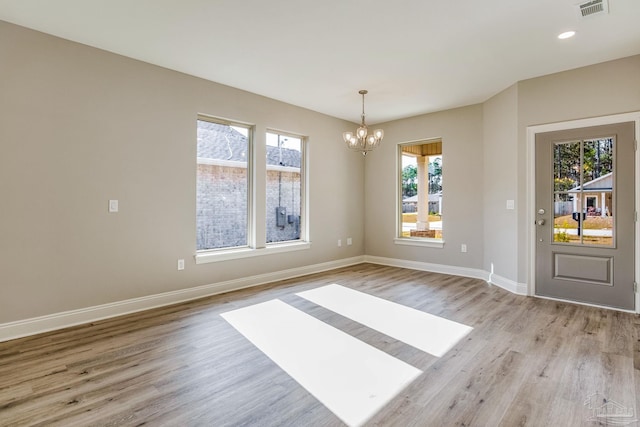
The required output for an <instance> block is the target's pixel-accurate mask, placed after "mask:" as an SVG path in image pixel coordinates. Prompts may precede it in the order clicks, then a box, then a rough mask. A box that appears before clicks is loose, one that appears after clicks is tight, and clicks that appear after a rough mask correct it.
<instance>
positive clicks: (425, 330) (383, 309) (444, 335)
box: [296, 284, 473, 357]
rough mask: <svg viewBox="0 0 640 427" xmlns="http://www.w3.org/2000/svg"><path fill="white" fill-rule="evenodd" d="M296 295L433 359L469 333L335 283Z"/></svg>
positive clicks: (462, 327)
mask: <svg viewBox="0 0 640 427" xmlns="http://www.w3.org/2000/svg"><path fill="white" fill-rule="evenodd" d="M296 295H298V296H299V297H302V298H304V299H306V300H309V301H311V302H313V303H314V304H317V305H320V306H322V307H324V308H326V309H328V310H331V311H333V312H335V313H338V314H340V315H341V316H344V317H347V318H349V319H351V320H354V321H356V322H358V323H361V324H363V325H365V326H368V327H369V328H371V329H375V330H376V331H378V332H382V333H383V334H385V335H388V336H390V337H392V338H395V339H397V340H398V341H402V342H404V343H406V344H409V345H411V346H413V347H415V348H417V349H420V350H422V351H425V352H427V353H429V354H431V355H433V356H436V357H442V356H443V355H444V354H445V353H446V352H447V351H449V350H450V349H451V348H452V347H453V346H455V345H456V344H457V343H458V341H460V340H461V339H462V338H464V337H465V336H466V335H467V334H468V333H469V332H471V331H472V330H473V328H472V327H470V326H466V325H463V324H461V323H458V322H454V321H452V320H448V319H445V318H442V317H439V316H434V315H433V314H429V313H425V312H423V311H420V310H416V309H414V308H411V307H407V306H405V305H402V304H397V303H394V302H391V301H387V300H385V299H382V298H378V297H375V296H373V295H370V294H366V293H363V292H359V291H356V290H354V289H350V288H346V287H344V286H340V285H336V284H332V285H327V286H323V287H320V288H316V289H312V290H310V291H305V292H300V293H298V294H296Z"/></svg>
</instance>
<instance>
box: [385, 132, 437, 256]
mask: <svg viewBox="0 0 640 427" xmlns="http://www.w3.org/2000/svg"><path fill="white" fill-rule="evenodd" d="M442 164H443V163H442V141H441V140H439V139H438V140H426V141H420V142H413V143H410V144H400V145H399V146H398V166H399V173H398V176H399V183H398V187H399V191H398V194H399V195H400V197H399V200H398V213H399V215H398V217H399V221H398V236H397V237H398V238H397V239H396V243H399V244H418V245H424V246H436V247H442V220H443V217H442Z"/></svg>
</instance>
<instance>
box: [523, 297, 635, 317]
mask: <svg viewBox="0 0 640 427" xmlns="http://www.w3.org/2000/svg"><path fill="white" fill-rule="evenodd" d="M533 296H534V297H536V298H542V299H547V300H551V301H559V302H566V303H569V304H576V305H584V306H587V307H593V308H604V309H606V310H611V311H620V312H622V313H631V314H638V313H636V311H635V310H626V309H624V308H617V307H609V306H607V305H598V304H591V303H588V302H582V301H573V300H570V299H562V298H554V297H547V296H544V295H533Z"/></svg>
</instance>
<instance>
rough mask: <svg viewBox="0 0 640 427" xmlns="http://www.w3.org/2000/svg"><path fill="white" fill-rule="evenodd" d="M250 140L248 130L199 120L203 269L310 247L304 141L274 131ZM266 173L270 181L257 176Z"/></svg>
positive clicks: (199, 258)
mask: <svg viewBox="0 0 640 427" xmlns="http://www.w3.org/2000/svg"><path fill="white" fill-rule="evenodd" d="M252 138H253V134H252V127H251V126H249V125H246V124H241V123H237V122H229V121H226V120H223V119H216V118H211V117H206V116H199V117H198V120H197V150H196V151H197V174H196V178H197V182H196V224H197V226H196V233H197V237H196V250H197V253H196V257H195V258H196V263H197V264H201V263H208V262H217V261H225V260H229V259H238V258H247V257H253V256H258V255H266V254H272V253H278V252H288V251H295V250H300V249H307V248H309V247H311V244H310V243H309V241H308V237H307V236H308V226H307V224H306V219H305V218H306V215H305V212H306V209H307V203H306V202H305V197H306V189H305V182H306V178H305V167H304V165H305V156H304V152H305V139H304V138H303V137H302V136H299V135H293V134H285V133H281V132H275V131H268V132H266V134H265V139H264V140H262V141H260V140H259V141H257V142H254V141H253V140H252ZM257 144H261V145H257ZM262 149H264V152H265V154H266V156H264V157H262V156H263V153H262V151H261V150H262ZM256 153H259V156H255V154H256ZM263 166H264V167H265V170H266V173H264V174H262V173H260V174H256V173H255V168H257V169H258V170H262V167H263ZM257 189H264V191H265V192H266V194H264V196H265V197H260V196H261V194H256V191H257ZM261 191H262V190H261ZM263 232H264V233H263Z"/></svg>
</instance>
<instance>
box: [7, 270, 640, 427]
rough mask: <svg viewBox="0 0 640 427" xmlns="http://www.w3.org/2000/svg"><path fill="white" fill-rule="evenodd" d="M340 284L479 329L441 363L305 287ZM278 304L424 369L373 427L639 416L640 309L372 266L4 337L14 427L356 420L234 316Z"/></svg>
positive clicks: (567, 422) (578, 422)
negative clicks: (598, 409) (603, 409)
mask: <svg viewBox="0 0 640 427" xmlns="http://www.w3.org/2000/svg"><path fill="white" fill-rule="evenodd" d="M331 283H338V284H340V285H343V286H347V287H351V288H353V289H357V290H360V291H363V292H367V293H370V294H373V295H376V296H379V297H382V298H385V299H388V300H390V301H394V302H397V303H400V304H404V305H406V306H410V307H414V308H417V309H419V310H422V311H425V312H428V313H431V314H434V315H438V316H442V317H445V318H447V319H451V320H455V321H457V322H460V323H464V324H466V325H469V326H472V327H473V328H474V329H473V331H472V332H471V333H470V334H469V335H467V336H466V337H465V338H464V339H463V340H462V341H461V342H460V343H458V345H456V346H455V347H454V348H453V349H452V350H451V351H449V352H448V353H447V354H445V355H444V356H443V357H441V358H437V357H434V356H431V355H429V354H427V353H424V352H422V351H420V350H417V349H414V348H412V347H410V346H408V345H406V344H403V343H401V342H398V341H396V340H394V339H392V338H389V337H387V336H384V335H382V334H380V333H378V332H376V331H373V330H371V329H369V328H367V327H364V326H362V325H359V324H357V323H355V322H353V321H351V320H349V319H346V318H344V317H341V316H339V315H337V314H335V313H332V312H330V311H328V310H326V309H324V308H322V307H319V306H316V305H314V304H313V303H311V302H309V301H306V300H303V299H301V298H299V297H297V296H296V295H295V293H296V292H300V291H303V290H307V289H312V288H315V287H318V286H323V285H327V284H331ZM274 298H279V299H281V300H283V301H285V302H286V303H288V304H290V305H292V306H294V307H296V308H298V309H300V310H303V311H305V312H307V313H308V314H310V315H312V316H314V317H317V318H318V319H320V320H323V321H324V322H326V323H328V324H330V325H332V326H334V327H336V328H338V329H341V330H343V331H345V332H347V333H349V334H351V335H353V336H354V337H356V338H358V339H360V340H362V341H364V342H366V343H369V344H371V345H373V346H375V347H377V348H379V349H381V350H383V351H385V352H387V353H389V354H391V355H392V356H395V357H397V358H399V359H401V360H403V361H405V362H407V363H409V364H411V365H413V366H415V367H416V368H418V369H420V370H422V371H423V372H424V373H423V374H422V375H421V376H420V377H418V378H417V379H416V380H415V381H414V382H413V383H411V384H410V385H409V386H408V387H407V388H406V389H404V390H403V391H402V392H401V393H400V394H399V395H398V396H397V397H396V398H395V399H394V400H392V401H391V402H390V403H389V404H388V405H387V406H385V407H384V408H383V409H382V410H381V411H380V412H379V413H378V414H376V415H375V416H374V417H373V418H372V419H371V420H370V421H369V422H368V423H367V425H372V426H449V425H451V426H595V425H598V424H597V423H595V422H592V421H589V419H588V418H589V416H590V411H589V409H588V407H587V406H585V404H584V403H585V400H586V399H587V398H589V396H591V395H593V394H594V393H600V396H601V398H607V399H609V400H610V401H615V402H617V403H619V404H621V405H624V406H625V407H627V408H632V409H633V410H634V413H635V414H637V409H640V403H639V400H640V318H639V317H638V316H636V315H632V314H626V313H619V312H615V311H610V310H603V309H597V308H591V307H584V306H578V305H572V304H565V303H560V302H554V301H548V300H543V299H536V298H530V297H523V296H518V295H513V294H511V293H509V292H507V291H504V290H502V289H500V288H497V287H495V286H490V285H488V284H487V283H485V282H483V281H481V280H476V279H468V278H462V277H455V276H447V275H442V274H436V273H428V272H421V271H413V270H406V269H400V268H393V267H384V266H377V265H371V264H361V265H357V266H354V267H349V268H343V269H339V270H334V271H330V272H326V273H321V274H315V275H310V276H305V277H301V278H297V279H291V280H287V281H282V282H278V283H274V284H271V285H267V286H260V287H256V288H252V289H248V290H242V291H238V292H233V293H228V294H224V295H218V296H214V297H210V298H205V299H201V300H197V301H193V302H189V303H185V304H180V305H174V306H170V307H165V308H160V309H155V310H150V311H146V312H142V313H138V314H133V315H128V316H123V317H119V318H115V319H110V320H105V321H100V322H95V323H92V324H88V325H84V326H79V327H74V328H69V329H66V330H62V331H57V332H52V333H47V334H43V335H39V336H34V337H28V338H23V339H19V340H14V341H9V342H5V343H0V425H1V426H23V425H38V426H76V425H79V426H85V425H99V426H137V425H149V426H254V425H255V426H341V425H343V424H342V422H341V421H340V420H339V419H338V418H337V417H336V416H335V415H333V414H332V413H331V412H330V411H329V410H328V409H326V408H325V407H324V406H323V405H322V404H320V403H319V402H318V401H317V400H316V399H315V398H314V397H313V396H311V395H309V393H307V392H306V391H305V390H304V389H303V388H302V387H301V386H300V385H298V384H297V383H296V382H295V381H294V380H293V379H291V378H290V377H289V376H288V375H287V374H285V373H284V372H283V371H282V370H281V369H280V368H278V366H276V365H275V364H274V363H273V362H272V361H271V360H269V359H268V358H267V357H266V356H264V355H263V354H262V353H261V352H260V351H259V350H258V349H256V348H255V347H254V346H253V345H252V344H251V343H249V342H248V341H247V340H246V339H245V338H244V337H243V336H241V335H240V334H239V333H237V332H236V330H235V329H233V328H232V327H231V326H230V325H229V324H228V323H226V322H225V321H224V320H223V319H222V318H221V317H220V313H224V312H226V311H229V310H232V309H234V308H239V307H244V306H248V305H251V304H255V303H258V302H262V301H268V300H271V299H274ZM600 425H602V424H600ZM631 425H640V423H638V424H635V423H633V424H631Z"/></svg>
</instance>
